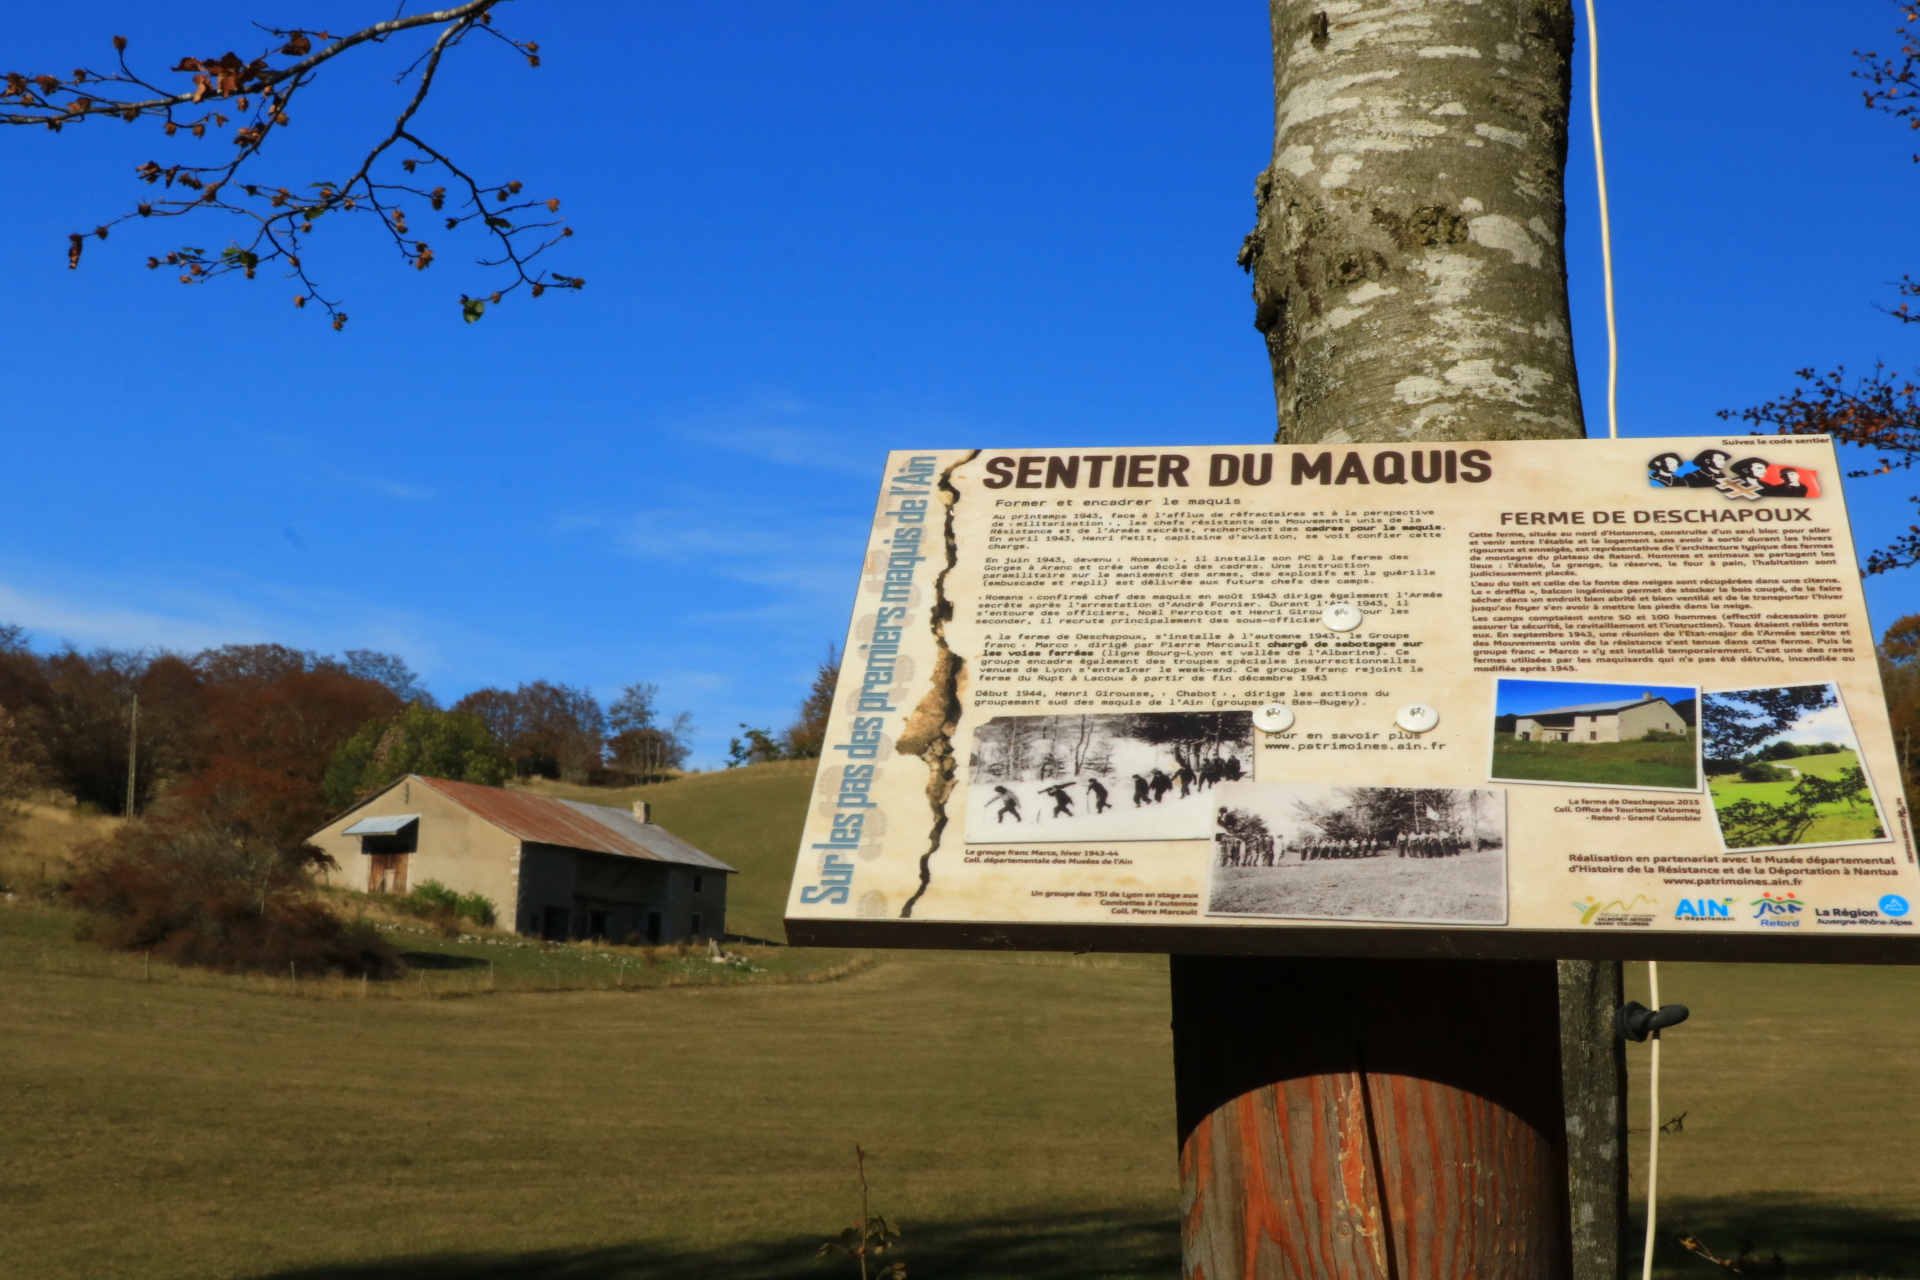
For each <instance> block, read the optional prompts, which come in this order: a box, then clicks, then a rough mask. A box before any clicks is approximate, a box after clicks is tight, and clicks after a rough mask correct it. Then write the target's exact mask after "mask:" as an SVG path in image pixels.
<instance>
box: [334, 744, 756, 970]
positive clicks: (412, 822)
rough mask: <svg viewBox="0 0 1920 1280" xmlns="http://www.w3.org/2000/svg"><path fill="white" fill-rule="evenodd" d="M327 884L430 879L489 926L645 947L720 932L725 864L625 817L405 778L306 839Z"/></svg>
mask: <svg viewBox="0 0 1920 1280" xmlns="http://www.w3.org/2000/svg"><path fill="white" fill-rule="evenodd" d="M309 841H310V843H312V844H314V845H316V846H318V847H319V848H320V849H322V850H324V851H325V852H326V853H327V854H328V855H329V856H330V857H332V858H333V860H334V862H335V863H337V864H338V869H337V870H334V871H330V872H328V873H327V877H328V879H329V881H330V882H331V883H332V884H334V885H337V886H340V887H342V888H347V889H354V890H358V891H361V892H365V893H406V892H407V891H408V889H409V888H410V887H412V886H414V885H418V884H422V883H424V882H425V881H428V880H437V881H439V882H440V883H441V884H443V885H445V886H446V887H447V888H449V889H451V890H453V891H454V892H455V893H462V894H466V893H477V894H480V895H481V896H483V897H485V898H488V899H489V900H491V901H492V903H493V905H494V910H495V911H496V912H497V913H498V916H499V920H500V923H501V924H502V925H504V926H506V927H508V928H511V929H515V930H518V931H519V932H521V933H525V934H532V935H535V936H538V937H542V938H546V939H549V940H552V941H565V940H567V939H569V938H604V939H606V940H608V941H612V942H620V941H627V940H633V941H637V942H644V943H648V944H654V943H662V942H683V941H686V940H688V939H694V938H718V937H720V936H721V935H722V934H724V933H725V932H726V921H727V877H728V876H730V875H733V874H734V869H733V868H732V867H730V866H728V865H727V864H726V863H724V862H722V861H720V860H719V859H718V858H715V857H713V856H712V855H710V854H707V853H703V852H702V851H700V850H699V849H696V848H694V847H693V846H692V845H690V844H688V843H687V842H686V841H685V840H682V839H681V838H680V837H678V836H676V835H674V834H673V833H672V832H671V831H668V830H667V829H666V828H665V827H662V826H660V825H659V824H658V823H655V822H653V821H652V820H651V815H650V814H649V813H648V811H647V806H646V804H645V803H644V802H642V803H637V804H635V805H634V808H633V810H631V811H629V810H626V809H615V808H611V807H609V806H607V805H599V804H584V803H581V802H580V801H576V800H561V799H558V798H556V797H552V796H537V795H529V794H527V793H526V792H524V791H508V790H505V789H503V788H500V787H483V786H478V785H475V784H473V783H469V782H449V781H447V780H446V779H444V778H423V777H421V776H419V775H418V774H411V775H409V776H407V777H405V778H402V779H400V780H399V781H398V782H395V783H394V784H393V785H392V786H390V787H388V788H387V789H386V790H385V791H382V792H380V793H379V794H377V795H375V796H373V797H371V798H370V799H368V800H365V801H363V802H362V803H360V804H358V805H356V806H354V808H352V809H350V810H349V811H347V812H346V813H344V814H341V815H340V816H339V817H337V818H335V819H334V820H333V821H332V822H329V823H328V824H327V825H326V826H325V827H324V828H322V829H321V830H319V831H316V832H315V833H314V834H313V835H312V836H311V837H309Z"/></svg>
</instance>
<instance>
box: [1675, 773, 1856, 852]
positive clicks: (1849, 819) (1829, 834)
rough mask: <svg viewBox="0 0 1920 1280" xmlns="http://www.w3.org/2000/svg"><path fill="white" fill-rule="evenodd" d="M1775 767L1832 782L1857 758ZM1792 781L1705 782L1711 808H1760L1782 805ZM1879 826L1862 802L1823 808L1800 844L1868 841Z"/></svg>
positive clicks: (1732, 778) (1734, 778)
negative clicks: (1749, 803)
mask: <svg viewBox="0 0 1920 1280" xmlns="http://www.w3.org/2000/svg"><path fill="white" fill-rule="evenodd" d="M1773 763H1774V765H1775V766H1776V767H1778V768H1782V769H1797V770H1799V771H1800V772H1801V773H1806V774H1812V775H1813V776H1814V777H1816V778H1831V777H1834V776H1835V775H1837V774H1838V773H1839V772H1840V771H1841V770H1842V769H1850V768H1853V767H1854V766H1856V765H1858V764H1859V763H1860V757H1859V756H1858V755H1857V754H1856V753H1854V752H1852V751H1839V752H1835V753H1833V754H1832V755H1824V756H1795V757H1794V758H1793V759H1791V760H1776V761H1774V762H1773ZM1794 782H1795V779H1792V778H1789V779H1787V780H1785V781H1783V782H1742V781H1740V777H1739V775H1738V774H1722V775H1720V776H1718V777H1713V778H1709V779H1708V780H1707V786H1708V789H1709V790H1711V791H1712V792H1713V806H1714V808H1716V809H1721V808H1725V807H1726V806H1727V805H1730V804H1733V803H1734V802H1735V801H1739V800H1757V801H1759V802H1760V803H1762V804H1773V805H1778V804H1785V803H1786V802H1787V801H1788V799H1789V798H1790V797H1789V793H1790V792H1791V791H1792V790H1793V785H1794ZM1879 826H1880V819H1879V817H1878V816H1877V815H1876V814H1875V813H1874V811H1873V806H1872V805H1871V804H1869V803H1867V802H1866V801H1865V800H1862V801H1860V802H1859V803H1858V804H1851V805H1849V804H1830V805H1826V806H1824V807H1823V808H1822V809H1821V811H1820V816H1819V817H1817V818H1815V819H1814V820H1813V825H1812V826H1811V827H1809V828H1807V833H1806V834H1805V835H1804V836H1802V837H1801V838H1800V840H1799V843H1800V844H1827V843H1830V842H1833V841H1838V840H1871V839H1873V838H1874V831H1875V829H1876V828H1878V827H1879Z"/></svg>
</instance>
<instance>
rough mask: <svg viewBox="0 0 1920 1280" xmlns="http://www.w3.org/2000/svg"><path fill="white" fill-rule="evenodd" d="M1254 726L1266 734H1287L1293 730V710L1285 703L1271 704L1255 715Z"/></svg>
mask: <svg viewBox="0 0 1920 1280" xmlns="http://www.w3.org/2000/svg"><path fill="white" fill-rule="evenodd" d="M1253 724H1254V727H1255V728H1256V729H1260V730H1261V731H1263V732H1266V733H1285V732H1286V731H1287V730H1289V729H1291V728H1293V708H1292V707H1289V706H1287V705H1286V704H1285V703H1283V702H1269V703H1268V704H1267V705H1266V706H1264V707H1261V708H1260V709H1259V710H1258V711H1256V712H1254V713H1253Z"/></svg>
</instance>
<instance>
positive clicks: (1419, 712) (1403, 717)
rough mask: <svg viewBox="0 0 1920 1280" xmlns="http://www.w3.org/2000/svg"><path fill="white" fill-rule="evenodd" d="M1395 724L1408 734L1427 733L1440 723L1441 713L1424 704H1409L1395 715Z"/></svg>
mask: <svg viewBox="0 0 1920 1280" xmlns="http://www.w3.org/2000/svg"><path fill="white" fill-rule="evenodd" d="M1393 722H1394V723H1395V724H1397V725H1399V726H1400V727H1401V728H1402V729H1405V730H1406V731H1407V732H1408V733H1425V732H1426V731H1427V730H1429V729H1431V728H1433V726H1435V725H1437V724H1439V723H1440V713H1439V712H1438V711H1435V710H1434V709H1433V708H1432V707H1430V706H1428V705H1427V704H1426V703H1424V702H1409V703H1408V704H1407V705H1406V706H1404V707H1402V708H1400V709H1399V710H1398V711H1396V712H1394V713H1393Z"/></svg>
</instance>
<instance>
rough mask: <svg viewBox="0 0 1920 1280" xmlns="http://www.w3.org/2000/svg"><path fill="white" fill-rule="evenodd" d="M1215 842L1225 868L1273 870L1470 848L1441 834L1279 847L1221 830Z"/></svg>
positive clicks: (1267, 839) (1224, 816)
mask: <svg viewBox="0 0 1920 1280" xmlns="http://www.w3.org/2000/svg"><path fill="white" fill-rule="evenodd" d="M1219 818H1220V821H1221V822H1222V823H1225V822H1227V821H1228V820H1229V815H1228V813H1227V812H1225V811H1223V812H1222V813H1221V814H1220V815H1219ZM1213 839H1214V845H1215V847H1216V849H1217V850H1218V854H1219V859H1220V865H1221V866H1223V867H1271V866H1273V865H1275V864H1276V863H1279V862H1285V861H1287V860H1288V859H1289V858H1291V859H1293V860H1294V861H1296V862H1324V861H1327V860H1328V859H1338V858H1392V857H1401V858H1453V857H1458V856H1459V855H1460V854H1463V853H1465V852H1467V850H1468V848H1469V847H1470V842H1469V841H1468V839H1467V837H1466V836H1464V835H1458V834H1443V833H1441V832H1438V831H1425V832H1414V831H1401V832H1397V833H1396V834H1394V835H1392V836H1384V835H1368V836H1345V837H1339V838H1336V837H1332V836H1322V835H1313V836H1307V837H1305V838H1304V839H1301V840H1298V841H1296V842H1294V843H1292V844H1280V843H1279V842H1278V841H1276V840H1275V839H1274V837H1273V836H1272V835H1270V834H1265V833H1259V834H1256V833H1252V832H1228V831H1225V830H1222V831H1219V832H1217V833H1216V834H1215V835H1214V838H1213Z"/></svg>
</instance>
